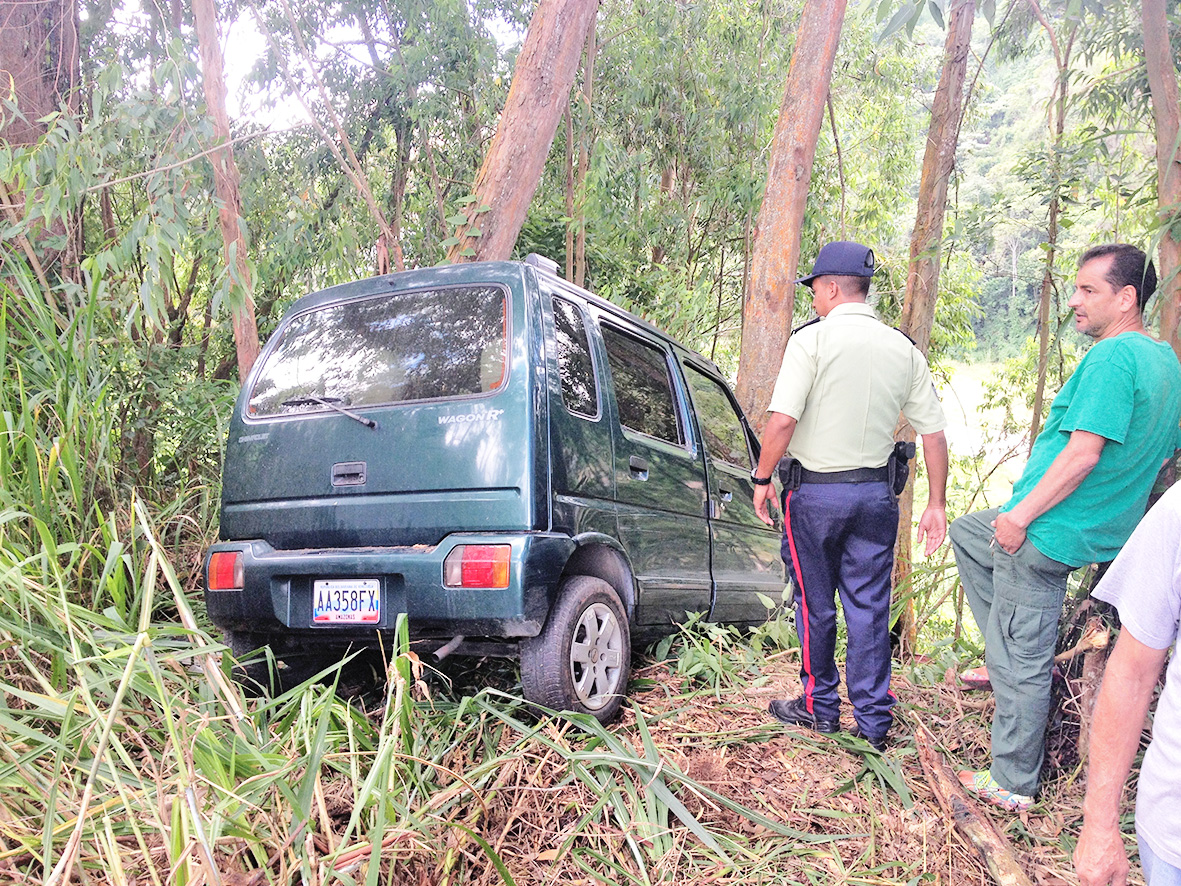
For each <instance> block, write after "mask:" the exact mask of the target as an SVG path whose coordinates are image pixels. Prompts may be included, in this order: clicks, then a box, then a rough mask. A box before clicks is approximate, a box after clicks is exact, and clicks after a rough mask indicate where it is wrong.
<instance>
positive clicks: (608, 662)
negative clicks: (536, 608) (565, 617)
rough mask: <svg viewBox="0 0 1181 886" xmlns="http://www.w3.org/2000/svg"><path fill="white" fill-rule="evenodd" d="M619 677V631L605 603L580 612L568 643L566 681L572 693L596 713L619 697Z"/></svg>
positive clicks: (621, 664) (621, 647)
mask: <svg viewBox="0 0 1181 886" xmlns="http://www.w3.org/2000/svg"><path fill="white" fill-rule="evenodd" d="M622 677H623V628H622V626H621V625H620V623H619V619H617V618H616V617H615V613H614V611H612V609H611V607H610V606H608V605H607V604H606V603H592V604H591V605H590V606H588V607H586V609H584V610H583V611H582V614H581V615H579V617H578V622H577V623H576V624H575V626H574V637H573V639H572V641H571V643H570V678H571V682H572V683H573V685H574V694H575V695H576V696H577V697H578V701H579V702H580V703H581V704H582V705H583V706H584V707H585V708H587V709H588V710H592V711H597V710H599V709H601V708H603V707H605V706H606V705H607V704H608V703H609V702H610V701H611V700H612V699H614V698H615V697H617V696H618V695H619V690H620V686H619V683H620V681H621V680H622Z"/></svg>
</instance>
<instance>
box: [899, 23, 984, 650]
mask: <svg viewBox="0 0 1181 886" xmlns="http://www.w3.org/2000/svg"><path fill="white" fill-rule="evenodd" d="M975 16H976V3H975V0H961V2H960V3H958V4H957V5H956V6H955V8H954V9H953V10H952V12H951V21H950V23H949V25H948V28H947V38H946V39H945V41H944V44H943V70H942V72H941V73H940V75H939V86H938V87H937V88H936V90H935V100H934V102H933V103H932V104H931V125H930V128H929V129H928V130H927V149H926V152H925V154H924V155H923V172H922V176H921V177H920V179H919V199H918V212H917V214H916V216H915V222H914V229H913V231H912V232H911V235H910V265H909V268H908V270H907V274H906V297H905V299H904V300H903V303H902V318H901V321H900V324H899V326H900V328H901V329H902V331H903V332H905V333H906V334H907V335H909V336H910V337H911V338H912V339H914V343H915V345H916V346H917V347H918V349H919V350H920V351H922V352H923V353H924V354H926V353H927V351H928V350H929V349H930V347H931V327H932V326H934V324H935V304H936V302H937V300H938V295H939V266H940V262H939V254H940V250H941V247H942V244H943V220H944V216H945V215H946V211H947V182H948V180H949V179H950V178H951V171H952V168H953V167H954V166H955V151H956V144H957V143H958V141H959V132H960V121H961V120H962V119H963V113H964V78H965V76H966V74H967V70H968V53H969V49H970V44H971V41H972V22H973V20H974V19H975ZM905 432H906V435H907V438H908V439H911V440H913V439H914V429H913V428H911V427H910V426H909V425H908V426H907V427H906V429H905ZM898 506H899V519H898V539H897V541H896V542H895V549H894V555H895V556H894V575H893V586H894V587H895V588H897V587H899V586H900V585H905V583H906V582H907V581H908V580H909V579H910V572H911V569H910V563H911V536H912V534H913V528H912V521H913V519H914V484H913V483H912V484H910V485H908V486H907V487H906V489H905V490H904V492H903V495H902V496H901V497H900V499H899V501H898ZM898 624H899V628H898V634H899V639H900V640H901V644H902V651H903V653H909V652H910V651H911V650H913V649H914V643H915V618H914V603H913V601H912V599H911V598H910V597H909V596H908V597H907V600H906V604H905V606H904V607H903V610H902V615H901V618H900V619H899V623H898Z"/></svg>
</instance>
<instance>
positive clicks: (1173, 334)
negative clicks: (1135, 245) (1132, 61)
mask: <svg viewBox="0 0 1181 886" xmlns="http://www.w3.org/2000/svg"><path fill="white" fill-rule="evenodd" d="M1141 9H1142V14H1143V16H1144V60H1145V62H1146V63H1147V65H1148V85H1149V87H1150V88H1151V89H1152V114H1153V117H1154V118H1155V122H1156V177H1157V184H1156V195H1157V205H1158V206H1159V207H1160V216H1161V222H1162V224H1163V225H1164V227H1163V230H1162V234H1161V239H1160V247H1159V249H1160V268H1159V269H1158V270H1159V272H1160V281H1161V283H1160V288H1159V291H1160V295H1159V296H1157V297H1158V298H1159V299H1160V310H1161V320H1160V336H1161V339H1163V340H1164V341H1167V342H1168V343H1169V344H1171V345H1172V346H1173V350H1174V351H1175V352H1177V354H1178V355H1179V356H1181V339H1179V338H1178V335H1177V332H1178V330H1177V327H1178V319H1179V316H1181V243H1179V242H1178V241H1177V238H1175V237H1174V236H1173V234H1172V228H1171V225H1170V223H1171V222H1172V221H1173V219H1174V217H1175V213H1176V212H1177V206H1178V205H1179V204H1181V157H1179V154H1178V151H1179V150H1181V145H1179V142H1178V134H1179V132H1181V104H1179V99H1178V89H1177V69H1176V68H1175V67H1174V65H1173V55H1172V52H1171V51H1170V47H1169V23H1168V21H1167V20H1166V18H1165V0H1144V3H1143V5H1142V6H1141Z"/></svg>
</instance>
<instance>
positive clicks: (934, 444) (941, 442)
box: [918, 431, 947, 557]
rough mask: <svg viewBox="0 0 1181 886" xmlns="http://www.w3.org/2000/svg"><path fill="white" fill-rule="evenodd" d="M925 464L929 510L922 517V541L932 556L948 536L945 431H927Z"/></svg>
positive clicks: (924, 438) (920, 534) (920, 521)
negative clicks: (930, 432) (932, 432)
mask: <svg viewBox="0 0 1181 886" xmlns="http://www.w3.org/2000/svg"><path fill="white" fill-rule="evenodd" d="M923 463H924V464H925V465H926V466H927V487H928V488H927V509H926V510H925V511H923V515H922V517H920V518H919V533H918V539H919V541H920V542H921V541H923V540H924V539H926V542H927V544H926V547H925V548H924V549H923V553H924V555H925V556H927V557H930V556H931V555H932V554H933V553H935V549H936V548H938V547H939V546H940V545H941V544H943V539H944V538H945V537H946V535H947V436H946V435H945V434H944V433H943V431H936V432H935V433H934V434H923Z"/></svg>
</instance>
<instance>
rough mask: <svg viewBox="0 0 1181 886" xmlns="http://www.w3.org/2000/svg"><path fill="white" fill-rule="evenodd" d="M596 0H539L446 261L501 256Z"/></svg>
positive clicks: (557, 115) (537, 172) (552, 129)
mask: <svg viewBox="0 0 1181 886" xmlns="http://www.w3.org/2000/svg"><path fill="white" fill-rule="evenodd" d="M598 8H599V3H598V0H541V2H540V3H538V4H537V9H536V11H535V12H534V13H533V20H532V21H531V22H530V23H529V32H528V34H526V35H525V45H524V46H523V47H522V49H521V54H520V55H519V56H518V57H517V66H516V69H515V70H514V71H513V83H512V86H511V87H509V92H508V98H507V99H506V100H505V104H504V111H503V112H502V113H501V115H500V124H499V125H498V126H497V128H496V135H495V136H493V138H492V144H491V145H490V146H489V148H488V154H487V156H485V158H484V165H483V166H482V167H480V172H479V174H478V175H477V176H476V184H475V187H474V189H473V194H474V195H475V198H476V199H475V200H474V201H472V202H471V203H470V204H469V205H468V206H467V207H465V209H464V215H465V221H464V223H463V224H461V225H460V226H459V229H458V230H457V231H456V234H455V242H454V243H453V244H452V246H451V248H450V250H449V251H448V253H447V260H448V261H451V262H457V261H464V260H467V259H472V260H475V261H482V260H487V259H506V258H508V257H509V255H511V254H512V251H513V246H514V245H515V244H516V242H517V235H518V234H519V233H520V232H521V226H522V225H523V224H524V223H525V214H526V212H528V210H529V203H530V201H531V200H532V199H533V194H534V193H535V192H536V191H537V186H538V184H539V183H540V182H541V173H542V169H543V168H544V166H545V158H546V155H547V154H549V149H550V145H552V144H553V141H554V134H555V133H556V132H557V130H558V123H559V122H560V121H561V119H562V113H563V111H564V110H565V108H566V104H567V101H568V99H569V96H570V90H571V88H572V87H573V86H574V78H575V75H576V74H577V73H578V59H579V57H580V56H581V55H582V48H583V46H584V45H585V43H586V35H587V31H588V30H589V29H590V27H591V25H592V23H593V22H594V18H595V13H596V11H597V10H598Z"/></svg>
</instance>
